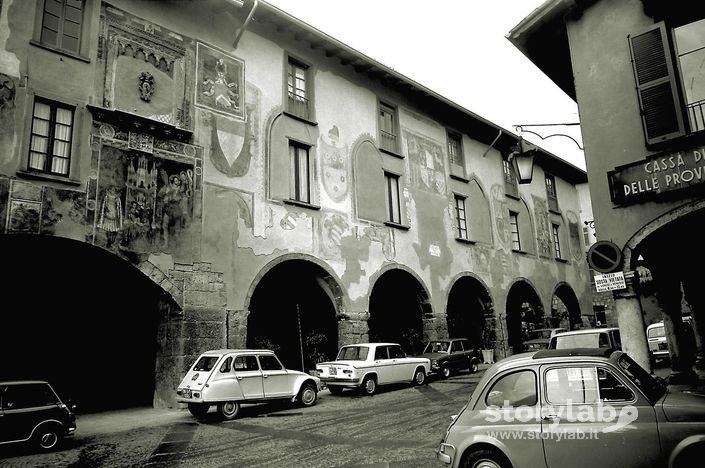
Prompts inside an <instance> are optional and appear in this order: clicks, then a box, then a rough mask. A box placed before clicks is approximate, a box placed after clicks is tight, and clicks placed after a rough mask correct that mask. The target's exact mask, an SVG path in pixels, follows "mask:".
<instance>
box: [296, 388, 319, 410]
mask: <svg viewBox="0 0 705 468" xmlns="http://www.w3.org/2000/svg"><path fill="white" fill-rule="evenodd" d="M317 399H318V393H317V392H316V387H315V386H314V385H313V384H311V383H306V384H304V385H303V387H301V390H299V397H298V400H299V404H300V405H301V406H305V407H308V406H313V405H315V404H316V400H317Z"/></svg>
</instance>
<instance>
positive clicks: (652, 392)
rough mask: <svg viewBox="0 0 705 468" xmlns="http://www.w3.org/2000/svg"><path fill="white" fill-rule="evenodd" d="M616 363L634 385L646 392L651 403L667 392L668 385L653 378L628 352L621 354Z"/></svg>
mask: <svg viewBox="0 0 705 468" xmlns="http://www.w3.org/2000/svg"><path fill="white" fill-rule="evenodd" d="M613 362H614V361H613ZM616 364H617V365H618V366H619V368H620V369H622V372H623V373H624V375H625V376H627V378H628V379H629V380H631V381H632V383H633V384H634V385H636V386H637V387H639V389H640V390H641V391H642V392H644V395H646V397H647V398H648V399H649V401H650V402H651V404H654V403H656V401H658V399H659V398H661V397H662V396H663V394H664V393H666V385H665V384H663V383H662V381H659V380H656V379H655V378H653V377H652V376H651V375H650V374H649V373H648V372H647V371H646V370H644V368H643V367H641V366H640V365H639V364H637V363H636V362H635V361H634V360H633V359H632V358H630V357H629V356H628V355H627V354H624V353H622V354H620V355H619V357H618V358H617V361H616Z"/></svg>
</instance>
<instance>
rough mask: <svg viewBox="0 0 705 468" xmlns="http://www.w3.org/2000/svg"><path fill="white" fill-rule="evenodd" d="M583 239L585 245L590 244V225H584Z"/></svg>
mask: <svg viewBox="0 0 705 468" xmlns="http://www.w3.org/2000/svg"><path fill="white" fill-rule="evenodd" d="M583 240H584V241H585V245H590V228H589V227H588V226H583Z"/></svg>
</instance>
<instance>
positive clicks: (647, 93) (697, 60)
mask: <svg viewBox="0 0 705 468" xmlns="http://www.w3.org/2000/svg"><path fill="white" fill-rule="evenodd" d="M671 32H672V35H669V31H667V27H666V24H665V23H664V22H660V23H658V24H655V25H654V26H652V27H650V28H649V29H647V30H646V31H642V32H640V33H638V34H635V35H631V36H630V37H629V45H630V47H631V53H632V64H633V67H634V77H635V80H636V85H637V93H638V97H639V105H640V107H641V117H642V123H643V127H644V134H645V137H646V143H647V144H654V143H659V142H662V141H668V140H671V139H673V138H677V137H680V136H683V135H685V134H686V133H689V132H690V133H694V132H699V131H703V130H705V81H704V80H703V71H702V66H701V64H702V62H703V60H705V19H700V20H698V21H695V22H692V23H689V24H679V25H677V26H676V27H675V28H673V29H672V31H671ZM671 57H675V58H676V60H675V62H674V61H673V60H672V58H671ZM681 96H682V97H683V98H684V99H685V106H683V105H681V102H680V99H681Z"/></svg>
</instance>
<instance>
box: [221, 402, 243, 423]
mask: <svg viewBox="0 0 705 468" xmlns="http://www.w3.org/2000/svg"><path fill="white" fill-rule="evenodd" d="M239 412H240V403H238V402H237V401H226V402H224V403H218V414H220V416H221V417H222V418H223V419H225V420H226V421H230V420H232V419H235V418H236V417H237V414H238V413H239Z"/></svg>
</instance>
